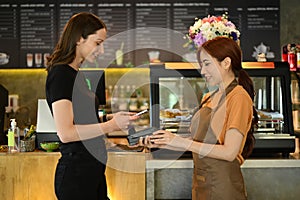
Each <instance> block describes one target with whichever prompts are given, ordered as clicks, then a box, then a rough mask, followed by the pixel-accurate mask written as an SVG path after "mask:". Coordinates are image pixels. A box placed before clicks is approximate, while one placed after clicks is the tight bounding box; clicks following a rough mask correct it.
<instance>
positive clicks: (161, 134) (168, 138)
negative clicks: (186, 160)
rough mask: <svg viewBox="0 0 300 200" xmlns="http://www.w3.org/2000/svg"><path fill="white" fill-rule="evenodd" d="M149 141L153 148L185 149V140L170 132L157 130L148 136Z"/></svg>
mask: <svg viewBox="0 0 300 200" xmlns="http://www.w3.org/2000/svg"><path fill="white" fill-rule="evenodd" d="M149 141H150V143H151V144H152V145H153V146H158V147H159V148H167V149H170V148H171V149H172V147H173V148H174V147H175V148H182V149H184V148H185V146H186V145H185V142H184V141H185V139H184V138H182V137H180V136H178V135H176V134H173V133H171V132H170V131H165V130H158V131H156V132H154V133H153V135H151V136H149Z"/></svg>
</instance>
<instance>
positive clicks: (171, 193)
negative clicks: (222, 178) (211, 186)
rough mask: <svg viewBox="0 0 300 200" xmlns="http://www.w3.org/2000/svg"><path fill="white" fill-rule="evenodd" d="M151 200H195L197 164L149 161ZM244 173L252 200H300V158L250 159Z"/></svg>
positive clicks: (147, 164)
mask: <svg viewBox="0 0 300 200" xmlns="http://www.w3.org/2000/svg"><path fill="white" fill-rule="evenodd" d="M146 168H147V178H146V179H147V183H146V187H147V195H146V196H147V200H154V199H174V200H175V199H191V190H192V175H193V161H192V160H191V159H182V160H158V159H150V160H147V161H146ZM242 173H243V175H244V179H245V185H246V189H247V193H248V199H249V200H267V199H269V200H296V199H299V198H300V190H299V187H300V159H299V155H295V156H290V158H289V159H248V160H246V161H245V163H244V164H243V165H242Z"/></svg>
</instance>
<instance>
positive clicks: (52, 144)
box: [40, 142, 59, 152]
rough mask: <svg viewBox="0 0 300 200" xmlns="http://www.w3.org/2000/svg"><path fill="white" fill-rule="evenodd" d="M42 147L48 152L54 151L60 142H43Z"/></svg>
mask: <svg viewBox="0 0 300 200" xmlns="http://www.w3.org/2000/svg"><path fill="white" fill-rule="evenodd" d="M40 145H41V147H42V149H44V150H46V151H47V152H53V151H55V150H56V149H58V147H59V142H41V143H40Z"/></svg>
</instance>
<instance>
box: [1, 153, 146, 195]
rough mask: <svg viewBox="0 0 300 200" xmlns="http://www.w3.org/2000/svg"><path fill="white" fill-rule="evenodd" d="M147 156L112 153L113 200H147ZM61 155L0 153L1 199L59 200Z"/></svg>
mask: <svg viewBox="0 0 300 200" xmlns="http://www.w3.org/2000/svg"><path fill="white" fill-rule="evenodd" d="M144 155H145V154H144V153H128V152H123V153H109V157H108V167H107V171H106V178H107V183H108V192H109V196H110V198H111V200H132V199H135V200H139V199H141V200H142V199H145V156H144ZM59 158H60V154H59V153H58V152H54V153H44V152H26V153H16V154H7V153H0V199H3V200H41V199H43V200H56V197H55V194H54V173H55V168H56V164H57V160H58V159H59Z"/></svg>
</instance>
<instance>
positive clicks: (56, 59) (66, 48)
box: [46, 12, 106, 71]
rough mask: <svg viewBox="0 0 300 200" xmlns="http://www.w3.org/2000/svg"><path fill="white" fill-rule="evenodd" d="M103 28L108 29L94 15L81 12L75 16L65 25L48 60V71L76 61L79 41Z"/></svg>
mask: <svg viewBox="0 0 300 200" xmlns="http://www.w3.org/2000/svg"><path fill="white" fill-rule="evenodd" d="M102 28H105V29H106V26H105V24H104V23H103V22H102V21H101V20H100V19H99V18H98V17H97V16H96V15H94V14H92V13H88V12H81V13H78V14H75V15H73V16H72V17H71V19H70V20H69V21H68V23H67V24H66V25H65V27H64V30H63V32H62V35H61V37H60V39H59V41H58V43H57V44H56V47H55V48H54V51H53V53H52V55H51V56H49V57H48V58H47V68H46V69H47V71H49V70H50V69H51V68H52V67H53V66H54V65H58V64H69V63H71V62H72V61H73V60H74V59H75V56H76V45H77V42H78V41H79V39H80V38H81V37H82V38H83V39H86V38H87V37H88V36H89V35H91V34H94V33H96V31H98V30H99V29H102Z"/></svg>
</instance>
